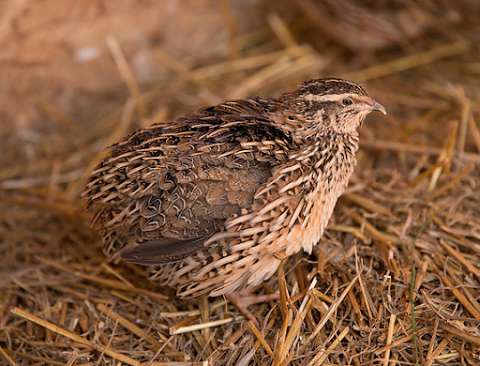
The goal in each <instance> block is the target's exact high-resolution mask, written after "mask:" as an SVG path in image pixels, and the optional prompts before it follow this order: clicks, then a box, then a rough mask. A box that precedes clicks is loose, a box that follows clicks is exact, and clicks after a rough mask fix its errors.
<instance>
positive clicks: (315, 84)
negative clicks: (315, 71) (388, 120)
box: [284, 78, 386, 133]
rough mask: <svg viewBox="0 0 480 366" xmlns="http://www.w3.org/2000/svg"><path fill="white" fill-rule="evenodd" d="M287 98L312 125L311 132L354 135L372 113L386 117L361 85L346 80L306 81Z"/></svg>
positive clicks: (381, 107) (379, 105) (378, 104)
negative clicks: (378, 113)
mask: <svg viewBox="0 0 480 366" xmlns="http://www.w3.org/2000/svg"><path fill="white" fill-rule="evenodd" d="M284 97H285V98H286V99H287V100H289V104H290V105H292V106H293V109H294V110H295V111H296V113H297V114H298V115H301V116H302V118H303V119H304V120H305V121H306V122H307V123H308V124H309V125H310V126H309V130H311V129H317V130H318V131H323V130H325V131H327V130H330V131H335V132H337V133H354V132H355V131H356V130H357V128H358V127H359V126H360V125H361V124H362V122H363V120H364V119H365V117H366V116H367V115H368V114H369V113H371V112H373V111H379V112H382V113H383V114H386V110H385V107H384V106H383V105H381V104H380V103H378V102H377V101H376V100H375V99H373V98H371V97H370V96H368V94H367V92H366V91H365V89H363V88H362V87H361V86H360V85H358V84H356V83H354V82H351V81H347V80H342V79H333V78H331V79H314V80H310V81H306V82H304V83H303V84H302V85H301V86H300V87H299V88H298V89H297V90H296V91H294V92H293V93H287V94H285V95H284Z"/></svg>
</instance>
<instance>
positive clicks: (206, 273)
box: [84, 78, 386, 309]
mask: <svg viewBox="0 0 480 366" xmlns="http://www.w3.org/2000/svg"><path fill="white" fill-rule="evenodd" d="M372 111H380V112H382V113H384V114H385V113H386V112H385V108H384V107H383V106H382V105H381V104H380V103H378V102H377V101H375V100H374V99H373V98H371V97H370V96H369V95H368V94H367V92H366V91H365V89H364V88H362V87H361V86H360V85H358V84H356V83H354V82H351V81H346V80H341V79H337V78H328V79H315V80H310V81H307V82H304V83H303V84H302V85H300V86H299V87H298V89H297V90H294V91H291V92H286V93H284V94H282V95H281V96H280V97H278V98H261V97H254V98H249V99H244V100H234V101H226V102H224V103H221V104H219V105H216V106H211V107H206V108H203V109H200V110H199V111H197V112H196V113H195V114H191V115H187V116H182V117H179V118H176V119H174V120H172V121H169V122H168V123H160V124H153V125H151V126H150V127H148V128H145V129H141V130H138V131H136V132H134V133H133V134H131V135H130V136H127V137H125V138H124V139H123V140H122V141H120V142H118V143H117V144H115V145H113V146H112V147H111V148H110V150H109V153H108V156H107V157H106V158H105V159H104V160H103V161H102V162H101V163H100V164H99V165H98V167H97V168H96V169H95V170H94V171H93V173H92V175H91V177H90V179H89V181H88V183H87V185H86V188H85V191H84V196H85V197H86V200H87V206H88V209H89V210H90V211H91V212H92V213H93V219H92V225H93V226H94V228H96V229H97V230H98V231H99V233H100V235H101V237H102V239H103V244H104V252H105V254H106V255H108V256H112V255H118V256H120V258H122V259H123V260H125V261H127V262H132V263H136V264H140V265H145V266H148V267H149V276H150V278H151V279H152V280H155V281H158V282H159V283H160V284H162V285H166V286H169V287H173V288H175V289H176V292H177V295H178V296H180V297H195V296H199V295H209V296H219V295H229V294H230V295H232V298H233V294H234V293H237V294H238V293H240V292H241V291H245V290H248V289H253V288H255V287H256V286H258V285H259V284H261V283H262V282H263V281H265V280H266V279H268V278H269V277H271V276H272V275H273V274H274V273H275V271H276V270H277V268H278V266H279V264H280V262H281V261H282V259H284V258H286V257H288V256H291V255H293V254H295V253H297V252H299V251H302V250H303V251H305V252H308V253H311V251H312V248H313V246H314V245H315V244H316V243H317V242H318V241H319V239H320V237H321V236H322V234H323V232H324V229H325V227H326V225H327V223H328V221H329V218H330V216H331V215H332V212H333V209H334V206H335V204H336V202H337V199H338V198H339V196H340V195H341V194H342V193H343V191H344V190H345V187H346V186H347V183H348V180H349V178H350V176H351V174H352V172H353V170H354V167H355V163H356V159H355V154H356V151H357V149H358V141H359V136H358V132H357V129H358V128H359V126H361V124H362V122H363V120H364V119H365V117H366V116H367V115H368V114H369V113H370V112H372ZM236 301H237V302H238V306H239V308H240V309H243V308H244V305H245V304H240V303H239V302H240V300H239V299H238V298H236Z"/></svg>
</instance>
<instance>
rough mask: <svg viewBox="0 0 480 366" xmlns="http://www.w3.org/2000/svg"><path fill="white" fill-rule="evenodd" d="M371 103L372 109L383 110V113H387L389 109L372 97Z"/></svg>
mask: <svg viewBox="0 0 480 366" xmlns="http://www.w3.org/2000/svg"><path fill="white" fill-rule="evenodd" d="M369 104H370V108H371V110H372V111H378V112H382V113H383V114H387V110H386V109H385V107H384V106H383V105H381V104H380V103H378V102H377V101H376V100H375V99H371V101H370V103H369Z"/></svg>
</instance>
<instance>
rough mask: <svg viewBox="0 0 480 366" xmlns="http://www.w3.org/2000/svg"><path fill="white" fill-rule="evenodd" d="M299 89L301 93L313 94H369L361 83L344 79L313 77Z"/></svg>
mask: <svg viewBox="0 0 480 366" xmlns="http://www.w3.org/2000/svg"><path fill="white" fill-rule="evenodd" d="M298 91H299V92H300V93H301V94H304V95H305V94H312V95H318V96H322V95H327V94H328V95H336V94H357V95H362V96H367V95H368V94H367V92H366V91H365V89H363V88H362V87H361V86H360V85H358V84H356V83H354V82H352V81H347V80H343V79H337V78H328V79H313V80H308V81H305V82H304V83H303V84H302V85H301V86H300V87H299V88H298Z"/></svg>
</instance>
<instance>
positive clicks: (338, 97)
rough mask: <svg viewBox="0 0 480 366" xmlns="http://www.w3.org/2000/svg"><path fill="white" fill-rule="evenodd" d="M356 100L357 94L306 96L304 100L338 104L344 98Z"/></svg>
mask: <svg viewBox="0 0 480 366" xmlns="http://www.w3.org/2000/svg"><path fill="white" fill-rule="evenodd" d="M353 97H355V98H358V95H357V94H353V93H343V94H326V95H315V94H307V95H305V97H304V99H305V100H307V101H309V102H338V101H340V100H342V99H344V98H353Z"/></svg>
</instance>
